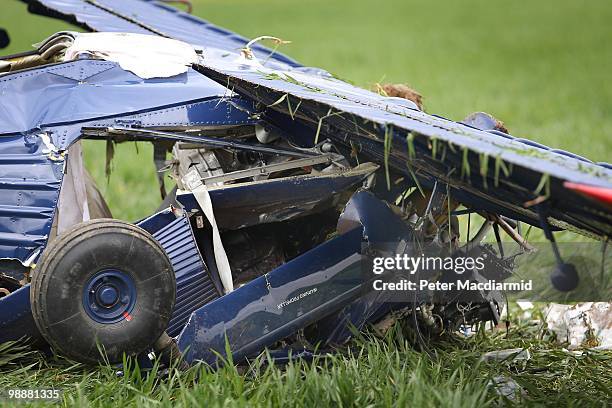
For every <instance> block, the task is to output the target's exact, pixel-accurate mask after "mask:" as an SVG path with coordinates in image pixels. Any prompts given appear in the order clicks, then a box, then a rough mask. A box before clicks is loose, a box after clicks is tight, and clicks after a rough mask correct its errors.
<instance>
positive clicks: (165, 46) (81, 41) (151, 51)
mask: <svg viewBox="0 0 612 408" xmlns="http://www.w3.org/2000/svg"><path fill="white" fill-rule="evenodd" d="M81 55H88V56H93V57H94V58H99V59H103V60H107V61H114V62H117V63H118V64H119V65H120V66H121V68H123V69H124V70H126V71H130V72H132V73H134V74H136V75H138V76H139V77H141V78H144V79H149V78H168V77H172V76H175V75H179V74H182V73H184V72H187V68H188V67H189V66H190V65H191V64H194V63H196V62H198V56H197V54H196V52H195V49H194V48H193V46H191V45H190V44H187V43H185V42H182V41H178V40H173V39H170V38H165V37H160V36H158V35H146V34H134V33H84V34H79V35H78V36H77V37H76V39H75V40H74V43H73V44H72V45H71V46H70V47H68V48H67V49H66V53H65V56H64V61H71V60H75V59H78V58H79V56H81Z"/></svg>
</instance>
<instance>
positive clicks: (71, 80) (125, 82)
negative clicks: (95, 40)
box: [0, 60, 226, 135]
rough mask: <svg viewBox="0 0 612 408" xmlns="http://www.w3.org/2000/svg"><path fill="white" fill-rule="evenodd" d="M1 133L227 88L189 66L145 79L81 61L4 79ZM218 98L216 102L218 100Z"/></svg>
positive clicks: (213, 94) (214, 94)
mask: <svg viewBox="0 0 612 408" xmlns="http://www.w3.org/2000/svg"><path fill="white" fill-rule="evenodd" d="M0 90H1V92H0V93H1V94H2V95H10V97H4V96H3V97H2V98H0V124H1V125H0V135H1V134H15V133H23V132H29V131H33V130H35V129H38V128H42V127H49V126H53V125H66V124H70V123H77V122H84V121H90V120H93V119H101V118H105V117H113V116H120V115H121V116H125V115H127V114H133V113H140V112H143V111H149V110H151V109H152V108H161V107H165V106H176V105H179V104H185V103H188V102H196V101H202V100H203V99H205V98H206V99H218V98H220V97H222V96H223V95H225V94H226V89H225V87H223V86H221V85H219V84H217V83H215V82H213V81H211V80H209V79H208V78H206V77H204V76H203V75H201V74H199V73H197V72H195V71H193V70H191V69H190V70H189V71H188V72H187V73H185V74H180V75H176V76H173V77H171V78H163V79H142V78H139V77H138V76H136V75H134V74H132V73H131V72H128V71H124V70H123V69H121V68H120V67H119V66H118V65H117V64H116V63H114V62H107V61H96V60H79V61H73V62H66V63H61V64H55V65H51V66H46V67H41V68H37V69H31V70H26V71H22V72H16V73H13V74H8V75H3V76H2V77H0ZM215 102H216V101H215Z"/></svg>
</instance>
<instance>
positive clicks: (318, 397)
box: [0, 0, 612, 406]
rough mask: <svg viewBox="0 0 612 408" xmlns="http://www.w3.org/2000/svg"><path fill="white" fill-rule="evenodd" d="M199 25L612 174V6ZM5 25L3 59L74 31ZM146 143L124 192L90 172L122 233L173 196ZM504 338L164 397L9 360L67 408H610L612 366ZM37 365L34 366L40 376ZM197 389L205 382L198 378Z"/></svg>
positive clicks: (118, 163) (177, 389) (517, 334)
mask: <svg viewBox="0 0 612 408" xmlns="http://www.w3.org/2000/svg"><path fill="white" fill-rule="evenodd" d="M194 3H195V13H196V14H197V15H200V16H204V17H205V18H206V19H208V20H209V21H212V22H215V23H216V24H219V25H221V26H225V27H228V28H230V29H233V30H236V31H238V32H239V33H241V34H244V35H245V36H248V37H255V36H258V35H264V34H267V35H274V36H278V37H281V38H283V39H286V40H291V41H292V43H291V44H289V45H286V46H283V47H282V49H281V51H283V52H286V53H287V54H289V55H291V56H293V57H294V58H296V59H297V60H299V61H301V62H303V63H305V64H308V65H313V66H320V67H322V68H325V69H327V70H329V71H330V72H332V73H334V74H335V75H337V76H339V77H341V78H345V79H347V80H350V81H352V82H353V83H355V84H358V85H361V86H364V87H372V86H373V85H374V84H375V83H377V82H404V83H408V84H409V85H411V86H413V87H414V88H416V89H417V90H419V91H420V92H421V93H422V94H423V95H424V96H425V105H426V109H427V110H428V111H429V112H432V113H437V114H441V115H443V116H446V117H449V118H451V119H455V120H460V119H462V118H463V117H465V116H466V115H467V114H469V113H471V112H474V111H479V110H484V111H487V112H490V113H492V114H493V115H495V116H497V117H499V118H500V119H502V120H503V121H504V122H505V123H506V125H507V126H508V128H509V129H510V130H511V132H512V133H513V134H514V135H517V136H522V137H527V138H530V139H533V140H535V141H538V142H541V143H544V144H547V145H549V146H552V147H556V148H562V149H565V150H569V151H572V152H574V153H577V154H580V155H583V156H586V157H589V158H591V159H593V160H596V161H612V160H611V157H610V156H611V152H612V138H611V137H610V135H611V134H612V114H611V113H612V86H610V83H609V81H610V72H612V47H610V46H609V42H610V38H612V25H611V24H610V21H612V3H611V2H609V1H607V0H592V1H589V2H577V1H572V0H557V1H552V0H534V1H531V2H520V3H517V2H501V1H490V0H463V1H461V2H459V1H437V2H422V1H416V0H393V1H392V0H384V1H379V2H366V1H357V0H335V1H329V0H327V1H322V0H309V1H297V0H267V1H262V0H250V1H248V0H225V1H212V0H199V1H194ZM0 26H1V27H4V28H6V29H7V30H8V31H9V33H10V34H12V37H13V43H12V45H11V46H10V48H9V49H8V50H3V53H7V54H8V53H13V52H19V51H23V50H26V49H28V47H29V46H30V44H32V43H34V42H37V41H40V40H41V39H42V38H44V37H45V36H47V35H49V34H51V33H53V32H55V31H58V30H62V29H67V28H69V26H67V25H65V24H62V23H59V22H55V21H54V20H50V19H47V18H42V17H35V16H28V15H26V12H25V6H24V5H23V4H22V3H21V2H18V1H16V0H15V1H11V0H2V4H1V5H0ZM135 150H136V147H135V146H134V144H133V143H126V144H123V145H120V146H118V147H117V149H116V155H115V160H114V162H113V173H112V175H111V178H110V183H109V184H107V183H106V178H105V175H104V160H105V159H104V146H103V145H102V144H100V143H97V142H88V143H87V144H86V147H85V152H86V161H87V163H88V166H89V168H90V169H91V171H92V173H93V175H94V177H95V178H96V179H97V180H98V184H99V185H100V187H101V189H102V190H103V192H104V194H105V195H106V197H107V201H108V202H109V204H110V206H111V208H112V209H113V211H114V214H115V216H116V217H118V218H123V219H127V220H135V219H138V218H140V217H143V216H146V215H148V214H150V213H151V212H152V211H153V210H154V209H155V208H156V207H157V205H158V202H159V196H158V190H157V186H156V181H155V175H154V170H153V164H152V150H151V148H150V147H149V146H146V145H142V144H140V145H139V146H138V152H139V154H138V155H135ZM513 327H514V329H513V330H512V332H511V336H510V338H509V339H506V338H505V336H504V335H503V332H494V333H488V334H486V335H485V334H481V335H479V336H477V337H475V338H471V339H463V340H461V339H460V340H457V339H455V340H453V341H452V342H451V341H450V340H449V339H448V338H447V339H446V340H445V341H444V342H442V343H438V344H436V345H435V346H433V347H432V351H431V355H430V354H427V353H422V352H418V351H415V350H414V348H413V347H411V346H409V345H407V344H406V343H405V341H404V340H403V339H402V336H401V335H400V333H399V332H395V338H393V339H384V340H381V339H376V340H373V341H370V342H363V341H357V342H356V343H355V344H354V345H353V352H354V354H352V355H337V356H334V357H332V358H331V359H329V360H328V361H326V362H320V363H319V364H303V363H295V364H291V365H289V366H288V367H287V368H285V369H282V368H273V367H268V368H265V367H260V368H255V369H253V370H250V371H248V372H247V373H246V375H242V373H239V372H237V371H236V370H235V369H234V368H232V367H227V368H224V369H222V370H221V371H220V372H217V373H211V372H210V371H208V370H206V369H205V368H202V367H195V368H193V369H191V370H190V372H189V373H186V374H181V375H172V376H171V377H170V379H168V380H166V381H159V382H153V381H152V380H151V379H153V378H154V377H150V379H149V380H144V379H141V378H140V377H139V374H138V370H128V373H127V374H126V376H125V377H123V378H116V376H115V374H114V370H113V369H112V368H111V367H102V368H100V369H91V368H85V367H82V366H80V365H73V364H71V363H69V362H66V361H64V360H60V359H52V360H50V361H49V362H48V363H45V362H43V360H42V359H41V358H40V357H39V356H36V355H30V356H27V357H26V358H25V359H22V360H20V361H17V362H15V361H13V362H7V361H6V360H7V358H8V357H7V356H9V355H10V354H9V353H7V352H6V351H4V352H3V351H2V350H0V388H5V387H8V386H22V387H26V386H38V387H40V386H52V385H55V386H63V387H65V389H66V395H65V397H64V401H63V402H64V404H65V405H75V406H88V405H91V406H105V405H108V404H111V403H112V404H113V405H119V406H120V405H126V406H129V405H131V406H135V405H139V406H140V405H141V404H146V405H164V406H175V405H210V406H223V405H236V406H253V405H264V406H266V405H268V406H280V405H287V406H301V405H308V406H311V405H320V406H338V405H342V406H351V405H354V406H366V405H396V406H405V405H406V404H411V405H414V406H487V405H498V404H501V405H504V404H509V402H508V401H502V400H500V397H498V396H497V395H496V394H495V392H494V391H493V390H492V389H491V388H490V387H488V386H487V384H488V382H489V380H490V379H491V378H492V377H494V376H496V375H501V374H503V375H505V376H510V377H512V378H514V379H515V380H516V381H517V382H518V383H519V384H521V385H522V386H523V387H524V388H525V390H526V391H527V396H526V397H525V401H523V403H525V404H530V405H541V404H545V405H551V406H571V405H576V406H605V405H606V401H610V400H611V399H612V396H611V394H610V387H611V386H612V379H611V378H610V373H611V371H610V368H611V362H610V361H611V360H610V358H611V355H610V353H603V352H599V353H596V352H592V353H585V354H583V355H582V356H576V355H573V354H569V353H567V352H565V351H563V350H562V349H561V348H560V347H559V346H555V345H554V344H553V343H551V342H550V341H548V340H547V339H546V338H544V339H541V336H542V334H543V333H542V332H540V331H539V330H537V329H536V328H534V327H530V326H528V325H526V324H523V323H521V322H518V321H517V322H515V325H514V326H513ZM519 346H520V347H529V348H530V350H531V351H532V354H533V356H534V358H533V359H532V360H531V361H529V362H527V363H526V364H524V365H520V364H519V365H517V364H507V363H495V364H491V363H489V364H484V363H478V358H479V355H480V354H481V353H482V352H484V351H488V350H494V349H497V348H505V347H519ZM28 364H33V365H32V366H29V365H28ZM196 377H197V378H198V380H197V381H196V380H195V378H196Z"/></svg>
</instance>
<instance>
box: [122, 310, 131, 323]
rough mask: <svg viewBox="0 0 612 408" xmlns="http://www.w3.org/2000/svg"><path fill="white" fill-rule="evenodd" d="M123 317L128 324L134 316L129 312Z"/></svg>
mask: <svg viewBox="0 0 612 408" xmlns="http://www.w3.org/2000/svg"><path fill="white" fill-rule="evenodd" d="M123 317H125V320H127V321H128V322H129V321H131V320H132V315H131V314H129V313H128V312H123Z"/></svg>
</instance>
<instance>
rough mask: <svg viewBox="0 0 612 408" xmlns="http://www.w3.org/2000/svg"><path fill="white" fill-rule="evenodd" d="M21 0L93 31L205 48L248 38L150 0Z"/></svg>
mask: <svg viewBox="0 0 612 408" xmlns="http://www.w3.org/2000/svg"><path fill="white" fill-rule="evenodd" d="M23 1H26V2H27V3H29V4H31V5H33V6H36V5H42V6H43V7H42V8H40V7H39V8H38V11H39V12H42V13H45V12H48V11H49V10H53V11H56V12H59V13H60V16H59V17H61V18H63V19H65V20H68V21H71V22H75V23H77V24H79V25H82V26H85V27H86V28H88V29H90V30H93V31H115V32H126V33H140V34H158V35H162V36H165V37H170V38H174V39H177V40H181V41H185V42H188V43H191V44H194V45H196V46H200V47H202V48H204V49H205V50H206V48H217V49H220V50H225V51H230V52H236V51H238V50H239V49H241V48H243V47H244V46H245V45H246V43H247V42H248V41H249V40H248V39H246V38H244V37H242V36H240V35H238V34H236V33H234V32H232V31H229V30H227V29H225V28H222V27H219V26H216V25H214V24H211V23H209V22H208V21H205V20H202V19H201V18H199V17H196V16H193V15H190V14H187V13H184V12H182V11H180V10H177V9H176V8H174V7H171V6H167V5H165V4H162V3H158V2H156V1H152V0H95V1H85V0H70V1H66V0H23ZM31 7H32V6H31ZM45 9H46V10H45ZM251 48H252V50H253V52H254V53H255V54H256V55H257V56H259V57H261V58H267V57H268V56H269V55H270V54H271V53H272V50H271V49H269V48H267V47H264V46H261V45H259V44H256V45H254V46H252V47H251ZM270 60H271V61H276V62H280V63H283V64H287V65H289V66H299V64H298V63H297V62H295V61H294V60H292V59H291V58H289V57H287V56H285V55H283V54H281V53H278V52H276V53H274V54H273V55H272V57H271V58H270Z"/></svg>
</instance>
